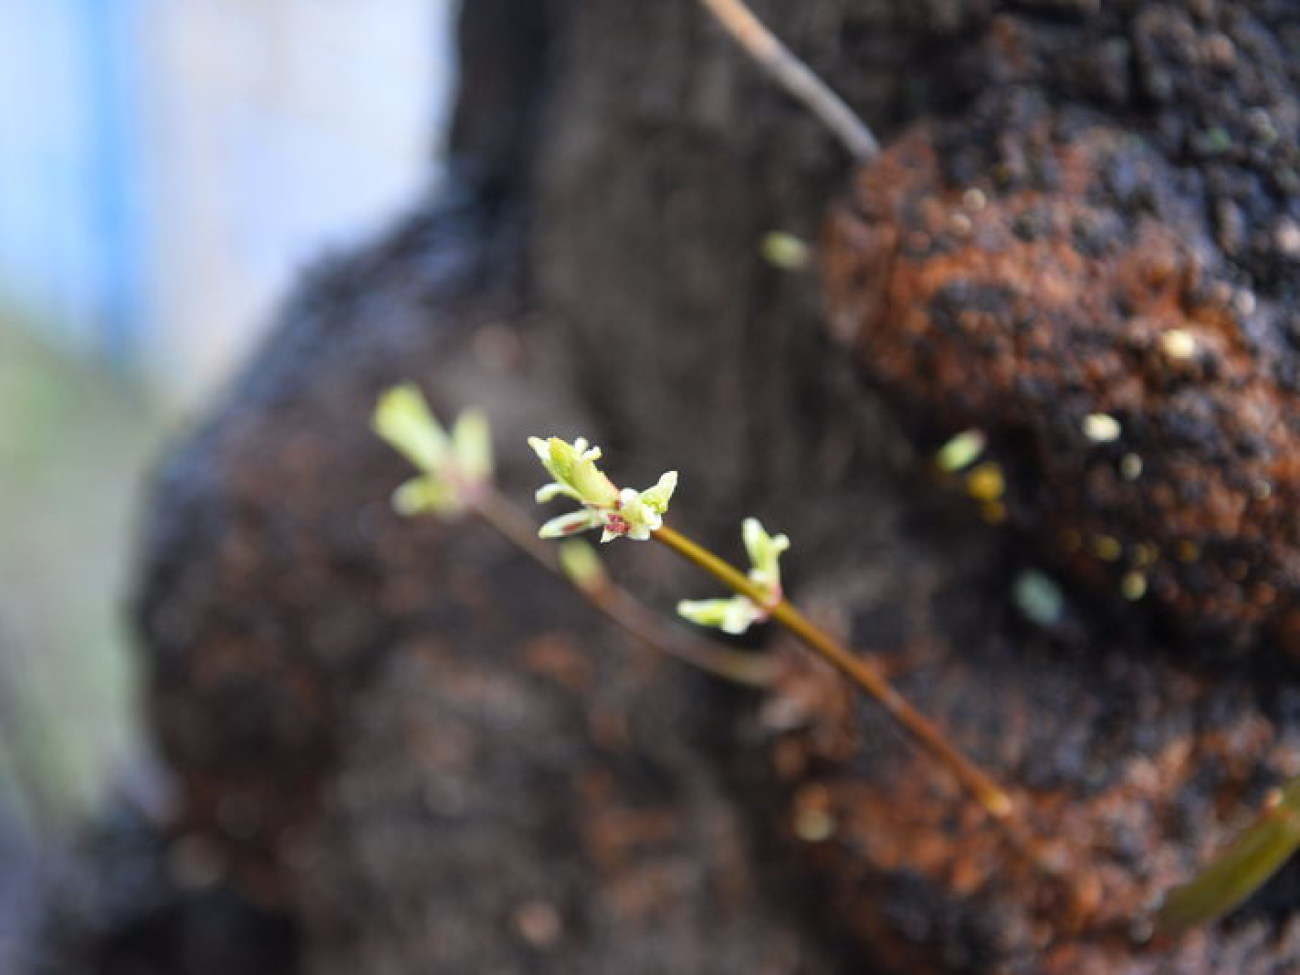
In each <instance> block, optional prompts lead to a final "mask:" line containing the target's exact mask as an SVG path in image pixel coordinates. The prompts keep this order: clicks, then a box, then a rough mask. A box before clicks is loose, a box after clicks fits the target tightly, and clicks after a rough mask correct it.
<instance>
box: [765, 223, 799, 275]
mask: <svg viewBox="0 0 1300 975" xmlns="http://www.w3.org/2000/svg"><path fill="white" fill-rule="evenodd" d="M759 250H760V251H761V252H762V254H763V258H764V260H766V261H767V262H768V263H769V264H771V265H772V266H773V267H776V268H780V269H781V270H782V271H803V270H805V269H806V268H807V267H808V265H809V264H810V263H811V262H812V248H810V247H809V246H808V245H807V244H806V243H804V242H803V241H802V240H800V239H799V238H798V237H796V236H794V235H793V234H787V233H783V232H782V231H779V230H773V231H772V232H770V233H767V234H764V235H763V240H762V242H761V243H760V245H759Z"/></svg>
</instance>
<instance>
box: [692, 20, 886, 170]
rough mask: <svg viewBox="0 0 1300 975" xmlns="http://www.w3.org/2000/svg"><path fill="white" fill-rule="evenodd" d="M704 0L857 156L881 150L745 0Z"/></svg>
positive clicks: (752, 54) (752, 53) (769, 71)
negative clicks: (765, 25)
mask: <svg viewBox="0 0 1300 975" xmlns="http://www.w3.org/2000/svg"><path fill="white" fill-rule="evenodd" d="M700 3H701V4H703V5H704V6H705V7H707V8H708V10H709V12H710V13H712V14H713V16H714V17H716V18H717V20H718V22H719V23H720V24H721V25H722V26H723V28H724V29H725V30H726V32H727V33H728V34H730V35H731V36H732V37H733V38H734V39H735V41H736V42H737V43H738V44H739V45H740V46H741V47H743V48H744V49H745V50H746V51H747V52H748V53H749V55H750V57H752V58H753V59H754V60H755V61H757V62H758V64H759V66H760V67H761V68H762V69H763V70H764V71H765V72H767V74H768V75H770V76H771V78H772V79H773V80H774V81H775V82H776V83H777V84H779V85H780V86H781V87H782V88H784V89H785V90H786V91H787V92H788V93H789V94H790V96H791V97H793V98H794V99H795V100H796V101H799V102H801V103H802V104H803V106H804V107H805V108H807V109H808V110H809V111H810V112H812V113H813V114H814V115H816V116H817V117H818V118H819V119H821V121H822V122H823V123H824V124H825V125H826V127H827V128H829V129H830V130H831V131H832V132H834V133H835V135H837V136H838V137H839V139H840V141H841V142H843V143H844V146H845V148H847V149H848V150H849V152H850V153H852V155H853V157H854V158H855V159H857V160H858V161H859V162H866V161H867V160H868V159H870V158H871V157H873V156H874V155H876V153H878V152H879V151H880V143H879V142H878V141H876V137H875V136H874V135H872V133H871V130H870V129H869V128H867V126H866V124H865V123H864V122H863V121H862V120H861V119H860V118H858V116H857V115H856V114H854V112H853V109H851V108H849V106H848V105H847V104H845V102H844V99H842V98H840V96H839V95H837V94H835V92H833V91H831V89H830V87H829V86H827V84H826V82H824V81H822V80H821V78H819V77H817V75H815V74H814V73H813V71H812V69H811V68H809V67H808V65H806V64H804V63H803V62H802V61H800V60H799V58H797V57H796V56H795V55H794V54H793V53H792V52H791V51H790V49H789V48H787V47H786V46H785V45H784V44H782V43H781V41H780V40H779V39H778V38H777V37H776V35H775V34H773V33H772V32H771V31H770V30H768V29H767V28H766V27H764V26H763V23H762V21H760V20H759V19H758V18H757V17H755V16H754V14H753V12H752V11H751V10H750V9H749V8H748V7H747V6H745V4H744V3H743V2H742V0H700Z"/></svg>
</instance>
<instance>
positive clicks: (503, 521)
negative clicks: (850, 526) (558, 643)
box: [473, 488, 775, 687]
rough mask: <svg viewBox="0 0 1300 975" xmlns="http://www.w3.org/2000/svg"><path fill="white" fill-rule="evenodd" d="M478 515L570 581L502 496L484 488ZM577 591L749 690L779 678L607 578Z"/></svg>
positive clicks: (766, 660) (654, 641)
mask: <svg viewBox="0 0 1300 975" xmlns="http://www.w3.org/2000/svg"><path fill="white" fill-rule="evenodd" d="M473 508H474V511H475V512H476V513H477V514H478V515H479V516H480V517H481V518H482V519H483V520H484V521H486V522H487V523H488V524H489V525H491V526H492V527H493V528H495V529H496V530H497V532H498V533H499V534H500V535H502V536H503V537H504V538H505V539H506V540H507V541H509V542H512V543H513V544H514V545H515V546H516V547H518V548H521V549H523V551H524V552H526V553H527V554H528V555H529V556H530V557H531V558H532V559H533V560H534V561H535V562H537V563H538V564H539V565H541V566H542V567H544V568H545V569H547V570H548V571H550V572H553V573H555V574H556V575H558V576H560V577H561V578H565V579H567V576H566V575H565V573H564V570H563V569H562V568H561V567H560V564H559V563H558V561H557V560H556V558H555V555H554V554H553V553H554V549H553V548H552V546H550V545H546V544H543V543H542V541H541V540H540V539H539V538H538V537H537V528H536V526H535V525H533V524H532V523H531V522H530V521H529V520H528V519H527V518H526V517H525V516H524V515H523V514H522V513H521V512H520V511H519V509H518V508H516V507H515V506H514V505H512V504H511V503H510V502H509V501H508V500H506V498H505V497H504V496H503V495H501V494H500V493H499V492H497V491H495V490H493V489H491V488H481V489H480V491H479V493H478V494H477V496H476V498H475V500H474V505H473ZM568 581H570V582H573V584H574V587H575V588H576V589H577V590H578V592H579V593H581V594H582V596H583V598H584V599H586V600H587V601H588V602H589V603H591V605H592V606H594V607H595V608H596V609H598V610H600V612H602V613H604V614H605V616H607V617H608V618H609V619H611V620H613V621H614V622H615V623H617V624H618V625H619V626H621V627H623V629H625V630H627V631H628V632H629V633H631V634H632V635H633V636H634V637H636V638H637V639H639V640H641V641H642V642H643V643H646V644H648V645H650V646H651V647H654V648H655V649H657V650H659V651H661V652H663V653H666V654H668V655H669V656H672V657H676V658H677V659H678V660H681V661H682V662H684V663H687V664H690V665H691V666H693V667H697V668H698V669H700V670H704V671H707V672H709V673H711V674H713V675H714V676H716V677H722V678H724V679H726V680H729V681H732V682H734V683H737V684H744V685H746V686H748V687H765V686H767V685H769V684H771V683H772V681H773V679H774V677H775V668H774V666H773V660H772V659H771V658H770V657H768V656H766V655H759V654H752V653H740V652H738V651H735V650H730V649H727V648H725V647H721V646H715V645H713V644H709V643H705V642H704V641H702V640H698V639H696V638H694V637H692V636H691V635H690V634H689V633H687V632H685V631H680V630H674V629H670V628H669V627H666V626H664V625H663V624H662V623H660V621H659V618H658V617H657V616H655V615H654V614H653V613H651V612H650V611H649V610H647V609H646V608H645V606H644V605H642V604H641V602H640V601H639V600H637V599H636V598H635V597H634V596H632V595H631V594H630V593H628V592H627V591H626V590H625V589H623V588H621V587H620V586H618V585H616V584H615V583H613V582H611V581H610V580H609V579H608V578H607V577H603V578H601V579H600V580H599V581H595V582H592V583H589V584H579V583H577V582H575V581H574V580H568Z"/></svg>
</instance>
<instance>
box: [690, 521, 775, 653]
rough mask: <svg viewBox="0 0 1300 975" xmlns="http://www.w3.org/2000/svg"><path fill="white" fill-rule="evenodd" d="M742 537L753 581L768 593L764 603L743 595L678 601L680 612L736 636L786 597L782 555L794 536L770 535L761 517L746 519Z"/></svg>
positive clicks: (764, 617) (701, 623)
mask: <svg viewBox="0 0 1300 975" xmlns="http://www.w3.org/2000/svg"><path fill="white" fill-rule="evenodd" d="M741 538H742V539H743V540H744V542H745V551H746V552H747V553H748V554H749V563H750V570H749V580H750V582H752V583H754V585H756V586H758V587H759V588H760V589H762V590H763V592H764V593H765V594H766V596H767V599H766V600H765V602H764V604H763V605H761V606H760V605H759V604H758V603H755V602H754V601H753V600H752V599H749V598H748V597H746V596H739V595H737V596H732V597H730V598H728V599H683V600H682V601H681V602H679V603H678V604H677V612H678V615H680V616H683V617H685V618H686V619H688V620H690V621H691V622H692V623H697V624H699V625H700V626H713V627H717V628H718V629H720V630H722V632H724V633H731V634H735V635H739V634H741V633H744V632H745V631H746V630H748V629H749V628H750V627H751V626H752V625H753V624H755V623H762V622H763V621H765V620H766V619H767V618H768V614H769V612H770V610H771V608H772V607H773V606H775V605H776V604H777V603H779V602H780V601H781V600H782V599H783V598H784V593H783V592H782V589H781V566H780V558H781V553H782V552H784V551H786V550H787V549H788V548H789V547H790V539H789V538H787V537H786V536H785V535H769V534H768V533H767V531H766V530H765V529H764V528H763V525H762V523H761V522H760V521H759V520H758V519H757V518H746V519H745V521H744V523H743V524H742V525H741Z"/></svg>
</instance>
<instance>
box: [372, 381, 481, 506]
mask: <svg viewBox="0 0 1300 975" xmlns="http://www.w3.org/2000/svg"><path fill="white" fill-rule="evenodd" d="M371 426H372V427H373V428H374V431H375V433H377V434H379V436H380V437H382V438H383V439H384V440H385V441H386V442H387V443H388V444H389V445H390V446H391V447H393V449H395V450H396V451H397V452H398V453H400V454H401V455H402V456H403V457H405V458H406V459H407V460H409V461H410V462H411V463H412V464H413V465H414V466H415V467H416V468H417V469H418V470H419V471H420V474H419V475H418V476H416V477H413V478H411V479H410V480H409V481H407V482H406V483H404V484H402V485H401V486H400V487H399V488H398V489H397V490H396V491H395V492H394V493H393V507H394V508H395V509H396V510H397V511H398V513H400V514H403V515H415V514H421V513H423V512H426V511H432V512H433V513H434V514H437V515H441V516H443V517H448V518H450V517H456V516H457V515H460V514H462V513H464V512H465V511H466V510H467V509H469V508H471V507H473V506H474V503H475V501H476V500H477V499H478V497H479V496H480V494H481V493H482V491H483V489H484V487H485V486H486V485H488V484H489V483H490V482H491V480H492V432H491V428H490V427H489V426H488V421H487V417H486V416H484V415H483V413H482V411H480V410H466V411H465V412H464V413H462V414H461V415H460V416H459V417H457V418H456V422H455V424H453V425H452V429H451V432H450V433H448V432H447V431H446V430H444V429H443V426H442V424H441V423H439V422H438V419H437V417H435V416H434V415H433V413H432V412H431V411H430V409H429V404H428V403H427V402H426V401H425V399H424V396H423V395H422V394H421V393H420V391H419V389H417V388H416V387H415V386H414V385H413V384H411V383H404V384H402V385H401V386H395V387H393V388H392V389H390V390H388V391H386V392H385V393H383V394H382V395H381V396H380V397H379V402H378V404H377V405H376V406H375V412H374V416H373V417H372V418H371Z"/></svg>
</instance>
